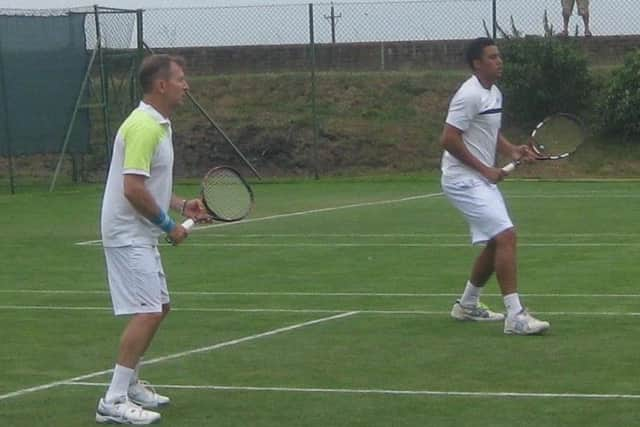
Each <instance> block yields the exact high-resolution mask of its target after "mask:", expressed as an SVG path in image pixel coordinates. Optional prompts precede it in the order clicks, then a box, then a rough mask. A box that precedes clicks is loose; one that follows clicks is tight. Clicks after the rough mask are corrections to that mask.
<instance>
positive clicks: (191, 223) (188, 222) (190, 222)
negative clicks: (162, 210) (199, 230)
mask: <svg viewBox="0 0 640 427" xmlns="http://www.w3.org/2000/svg"><path fill="white" fill-rule="evenodd" d="M195 224H196V223H195V221H194V220H192V219H191V218H189V219H188V220H186V221H185V222H183V223H182V226H183V227H184V228H185V229H186V230H187V231H191V229H192V228H193V226H194V225H195Z"/></svg>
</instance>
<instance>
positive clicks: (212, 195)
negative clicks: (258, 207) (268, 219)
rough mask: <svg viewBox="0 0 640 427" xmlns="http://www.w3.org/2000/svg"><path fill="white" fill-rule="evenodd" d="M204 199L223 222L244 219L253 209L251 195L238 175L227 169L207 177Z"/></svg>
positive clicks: (203, 184) (203, 190)
mask: <svg viewBox="0 0 640 427" xmlns="http://www.w3.org/2000/svg"><path fill="white" fill-rule="evenodd" d="M202 198H203V199H204V202H205V203H206V205H207V207H208V208H209V210H210V211H211V212H212V213H213V214H214V215H215V216H216V217H217V218H219V219H222V220H236V219H240V218H244V217H245V216H246V215H247V214H248V213H249V210H250V209H251V202H252V201H251V193H250V192H249V190H248V189H247V187H246V185H245V184H244V182H243V181H242V179H241V178H240V177H239V176H238V175H236V174H235V173H233V172H232V171H230V170H226V169H219V170H216V171H213V172H212V173H210V174H209V175H207V177H206V178H205V179H204V181H203V182H202Z"/></svg>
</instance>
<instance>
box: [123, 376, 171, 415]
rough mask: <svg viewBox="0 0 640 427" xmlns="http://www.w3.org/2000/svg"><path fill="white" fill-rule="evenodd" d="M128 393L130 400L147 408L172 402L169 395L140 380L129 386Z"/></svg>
mask: <svg viewBox="0 0 640 427" xmlns="http://www.w3.org/2000/svg"><path fill="white" fill-rule="evenodd" d="M128 395H129V400H131V401H132V402H133V403H135V404H136V405H140V406H142V407H143V408H145V409H153V408H159V407H160V406H165V405H168V404H169V402H170V399H169V398H168V397H167V396H163V395H161V394H158V393H156V391H155V390H154V388H153V387H151V385H149V383H148V382H146V381H140V380H138V381H137V382H136V383H135V384H133V385H130V386H129V391H128Z"/></svg>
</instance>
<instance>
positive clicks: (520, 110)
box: [500, 37, 592, 126]
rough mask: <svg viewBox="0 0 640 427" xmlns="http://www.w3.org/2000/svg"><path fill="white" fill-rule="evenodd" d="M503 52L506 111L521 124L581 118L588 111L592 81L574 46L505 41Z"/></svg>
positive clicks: (552, 40) (556, 42)
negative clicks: (555, 115)
mask: <svg viewBox="0 0 640 427" xmlns="http://www.w3.org/2000/svg"><path fill="white" fill-rule="evenodd" d="M500 48H501V51H502V56H503V58H504V75H503V79H502V84H501V87H502V90H503V91H504V95H505V107H506V110H505V111H506V113H507V116H508V117H512V118H513V119H515V121H516V122H517V123H518V124H520V125H525V126H531V125H532V124H534V123H536V122H538V121H540V120H541V119H542V118H543V117H545V116H547V115H549V114H553V113H558V112H565V113H573V114H580V113H581V112H582V111H583V110H584V109H585V108H586V106H587V105H588V103H589V98H590V94H591V88H592V79H591V77H590V75H589V70H588V68H587V59H586V57H585V55H584V53H583V52H582V51H581V50H580V48H579V47H578V46H577V45H576V44H575V43H574V42H572V41H569V40H564V39H558V38H553V37H546V38H542V37H526V38H522V39H512V40H508V41H503V42H501V44H500Z"/></svg>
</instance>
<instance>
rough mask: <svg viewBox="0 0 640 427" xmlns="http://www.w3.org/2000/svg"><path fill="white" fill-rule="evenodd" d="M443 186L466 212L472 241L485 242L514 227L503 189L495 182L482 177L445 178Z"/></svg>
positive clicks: (452, 200) (453, 202) (457, 206)
mask: <svg viewBox="0 0 640 427" xmlns="http://www.w3.org/2000/svg"><path fill="white" fill-rule="evenodd" d="M442 190H443V191H444V194H445V195H446V196H447V198H448V199H449V201H450V202H451V203H452V204H453V206H455V207H456V208H457V209H458V210H459V211H460V212H462V214H463V215H464V217H465V219H466V220H467V223H468V224H469V229H470V231H471V243H473V244H474V245H475V244H478V243H486V242H488V241H489V240H491V239H492V238H494V237H495V236H496V235H498V234H500V233H501V232H503V231H505V230H507V229H509V228H513V223H512V222H511V218H509V212H507V207H506V205H505V203H504V199H503V198H502V193H500V190H499V189H498V186H497V185H495V184H490V183H488V182H487V181H484V180H482V179H480V178H465V179H461V180H456V181H449V180H447V179H445V178H444V177H443V178H442Z"/></svg>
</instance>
